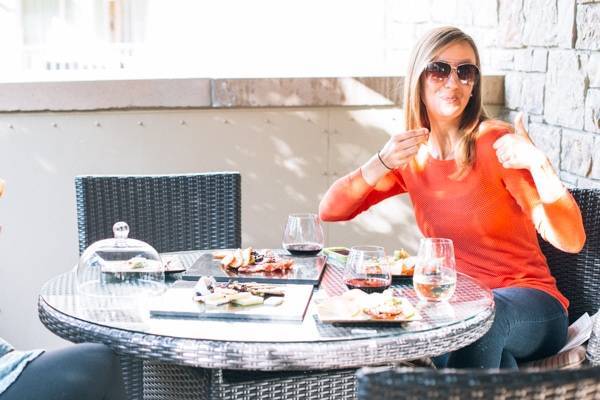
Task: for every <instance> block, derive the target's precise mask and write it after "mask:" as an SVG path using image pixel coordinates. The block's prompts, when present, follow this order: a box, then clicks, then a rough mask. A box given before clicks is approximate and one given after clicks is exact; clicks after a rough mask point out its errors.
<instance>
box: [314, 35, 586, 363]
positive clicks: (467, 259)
mask: <svg viewBox="0 0 600 400" xmlns="http://www.w3.org/2000/svg"><path fill="white" fill-rule="evenodd" d="M479 65H480V61H479V54H478V51H477V47H476V46H475V43H474V42H473V39H472V38H471V37H470V36H468V35H467V34H465V33H464V32H462V31H461V30H459V29H457V28H453V27H443V28H438V29H434V30H432V31H430V32H429V33H427V34H426V35H425V36H424V37H423V38H421V39H420V41H419V42H418V43H417V44H416V46H415V48H414V49H413V53H412V56H411V59H410V63H409V69H408V74H407V76H406V81H405V92H404V107H405V119H406V121H405V122H406V130H405V131H403V132H399V133H396V134H394V135H392V137H391V138H390V140H389V141H388V142H387V143H386V144H385V145H384V146H383V148H381V150H380V151H378V152H377V154H375V155H373V156H372V157H371V158H370V159H369V160H368V161H367V162H366V163H365V164H364V165H362V166H361V167H360V168H359V169H357V170H355V171H353V172H351V173H350V174H348V175H346V176H344V177H342V178H340V179H338V180H337V181H336V182H335V183H334V184H333V185H332V186H331V188H329V190H328V191H327V193H326V194H325V197H324V198H323V200H322V201H321V204H320V206H319V211H320V217H321V219H322V220H324V221H343V220H350V219H352V218H354V217H355V216H356V215H358V214H360V213H361V212H363V211H365V210H367V209H368V208H369V207H371V206H372V205H374V204H376V203H379V202H380V201H382V200H384V199H386V198H388V197H391V196H394V195H397V194H400V193H405V192H408V194H409V196H410V198H411V200H412V203H413V206H414V212H415V216H416V220H417V223H418V225H419V228H420V229H421V232H422V233H423V234H424V235H425V236H427V237H446V238H450V239H452V240H453V241H454V246H455V253H456V262H457V269H458V270H459V271H460V272H462V273H465V274H468V275H470V276H472V277H473V278H475V279H476V280H478V281H479V282H481V283H482V284H485V285H487V286H488V287H490V288H491V289H492V290H493V294H494V300H495V304H496V315H495V319H494V322H493V324H492V327H491V329H490V330H489V331H488V332H487V333H486V334H485V335H484V336H483V337H482V338H480V339H479V340H477V341H476V342H474V343H473V344H471V345H469V346H467V347H465V348H463V349H460V350H458V351H456V352H454V353H452V354H450V355H449V357H448V360H447V362H448V363H447V365H448V366H449V367H481V368H494V367H505V368H516V367H517V361H522V360H523V361H525V360H531V359H537V358H542V357H545V356H548V355H551V354H553V353H556V352H557V351H558V350H559V349H560V348H561V347H562V346H563V345H564V343H565V340H566V334H567V326H568V318H567V311H566V310H567V307H568V305H569V301H568V300H567V299H566V298H565V297H564V296H563V295H562V294H561V293H560V292H559V291H558V289H557V287H556V281H555V279H554V278H553V277H552V276H551V275H550V271H549V269H548V265H547V263H546V259H545V257H544V255H543V254H542V252H541V250H540V247H539V244H538V241H537V236H536V230H537V232H539V233H540V235H541V236H542V237H543V238H544V239H545V240H547V241H548V242H550V243H551V244H552V245H553V246H555V247H557V248H558V249H560V250H563V251H566V252H573V253H575V252H578V251H580V250H581V248H582V247H583V245H584V242H585V232H584V230H583V223H582V219H581V214H580V211H579V208H578V207H577V204H576V203H575V201H574V199H573V198H572V196H571V195H570V193H569V192H568V191H567V189H566V188H565V187H564V186H563V184H562V183H561V181H560V179H559V178H558V177H557V176H556V174H555V172H554V171H553V169H552V166H551V164H550V162H549V161H548V160H547V158H546V157H545V156H544V154H543V153H542V152H541V151H540V150H539V149H537V148H536V147H535V146H534V145H533V143H532V142H531V140H530V139H529V137H528V135H527V132H526V131H525V127H524V125H523V120H522V115H519V116H517V118H516V120H515V128H514V130H513V128H512V126H511V125H510V124H507V123H504V122H501V121H496V120H489V119H488V117H487V116H486V114H485V111H484V109H483V105H482V98H481V92H482V91H481V77H480V73H479Z"/></svg>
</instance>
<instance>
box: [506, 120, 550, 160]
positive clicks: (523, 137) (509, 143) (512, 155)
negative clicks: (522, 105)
mask: <svg viewBox="0 0 600 400" xmlns="http://www.w3.org/2000/svg"><path fill="white" fill-rule="evenodd" d="M494 149H496V156H497V157H498V161H500V164H502V166H503V167H504V168H513V169H528V170H530V171H531V169H533V168H535V167H537V166H539V165H541V164H542V163H543V162H544V161H545V160H546V156H545V155H544V153H543V152H542V151H541V150H539V149H538V148H537V147H535V145H534V144H533V142H532V141H531V139H530V138H529V135H528V134H527V130H526V129H525V125H524V124H523V113H519V114H517V116H516V117H515V133H511V134H508V135H504V136H502V137H501V138H500V139H498V140H496V142H494Z"/></svg>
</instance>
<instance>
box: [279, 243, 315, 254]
mask: <svg viewBox="0 0 600 400" xmlns="http://www.w3.org/2000/svg"><path fill="white" fill-rule="evenodd" d="M285 249H286V250H287V251H289V252H290V253H291V254H293V255H295V256H314V255H316V254H317V253H318V252H320V251H321V250H322V249H323V246H321V245H320V244H318V243H290V244H288V245H286V246H285Z"/></svg>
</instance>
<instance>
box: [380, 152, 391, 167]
mask: <svg viewBox="0 0 600 400" xmlns="http://www.w3.org/2000/svg"><path fill="white" fill-rule="evenodd" d="M377 158H379V161H380V162H381V165H383V166H384V167H386V168H387V169H389V170H390V171H391V170H393V168H390V167H388V166H387V165H385V163H384V162H383V160H382V159H381V154H379V152H377Z"/></svg>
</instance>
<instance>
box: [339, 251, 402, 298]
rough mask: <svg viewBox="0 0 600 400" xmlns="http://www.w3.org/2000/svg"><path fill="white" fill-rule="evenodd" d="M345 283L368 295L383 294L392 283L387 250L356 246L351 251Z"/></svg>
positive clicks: (345, 271) (345, 273) (345, 272)
mask: <svg viewBox="0 0 600 400" xmlns="http://www.w3.org/2000/svg"><path fill="white" fill-rule="evenodd" d="M344 283H345V284H346V286H348V288H350V289H361V290H363V291H365V292H367V293H373V292H383V291H384V290H385V289H387V288H389V287H390V285H391V283H392V275H391V274H390V269H389V265H388V262H387V259H386V257H385V250H384V248H383V247H380V246H355V247H352V248H351V249H350V254H349V255H348V261H347V262H346V268H345V270H344Z"/></svg>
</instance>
